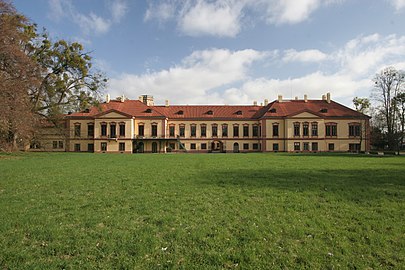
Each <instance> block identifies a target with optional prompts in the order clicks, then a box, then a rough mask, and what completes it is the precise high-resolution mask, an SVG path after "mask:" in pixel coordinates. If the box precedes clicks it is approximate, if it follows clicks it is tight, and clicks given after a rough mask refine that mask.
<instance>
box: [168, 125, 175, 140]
mask: <svg viewBox="0 0 405 270" xmlns="http://www.w3.org/2000/svg"><path fill="white" fill-rule="evenodd" d="M174 131H175V126H173V125H172V126H169V136H170V137H174Z"/></svg>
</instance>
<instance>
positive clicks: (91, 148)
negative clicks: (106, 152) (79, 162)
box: [87, 143, 94, 153]
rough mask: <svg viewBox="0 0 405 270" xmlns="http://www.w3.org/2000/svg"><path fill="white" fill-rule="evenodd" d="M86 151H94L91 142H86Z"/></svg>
mask: <svg viewBox="0 0 405 270" xmlns="http://www.w3.org/2000/svg"><path fill="white" fill-rule="evenodd" d="M87 152H90V153H93V152H94V144H93V143H89V144H87Z"/></svg>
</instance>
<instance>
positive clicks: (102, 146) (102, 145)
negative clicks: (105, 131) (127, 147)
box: [101, 142, 107, 151]
mask: <svg viewBox="0 0 405 270" xmlns="http://www.w3.org/2000/svg"><path fill="white" fill-rule="evenodd" d="M101 151H107V143H106V142H102V143H101Z"/></svg>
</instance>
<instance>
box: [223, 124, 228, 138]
mask: <svg viewBox="0 0 405 270" xmlns="http://www.w3.org/2000/svg"><path fill="white" fill-rule="evenodd" d="M222 137H228V125H227V124H223V125H222Z"/></svg>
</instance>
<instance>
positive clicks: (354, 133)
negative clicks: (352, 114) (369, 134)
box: [349, 123, 360, 137]
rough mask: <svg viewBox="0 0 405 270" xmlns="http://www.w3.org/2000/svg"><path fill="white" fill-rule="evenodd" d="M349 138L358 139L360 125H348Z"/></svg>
mask: <svg viewBox="0 0 405 270" xmlns="http://www.w3.org/2000/svg"><path fill="white" fill-rule="evenodd" d="M349 136H350V137H360V124H359V123H350V124H349Z"/></svg>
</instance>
